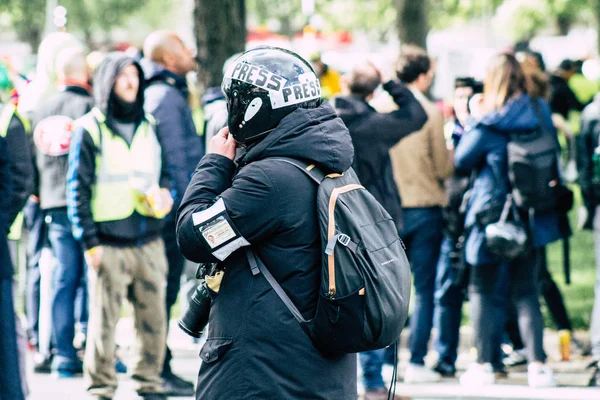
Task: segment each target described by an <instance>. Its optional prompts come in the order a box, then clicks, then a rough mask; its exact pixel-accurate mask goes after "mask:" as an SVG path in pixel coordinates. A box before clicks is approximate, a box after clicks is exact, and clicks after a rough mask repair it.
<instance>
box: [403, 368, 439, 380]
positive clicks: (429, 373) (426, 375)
mask: <svg viewBox="0 0 600 400" xmlns="http://www.w3.org/2000/svg"><path fill="white" fill-rule="evenodd" d="M441 380H442V376H441V375H440V374H438V373H437V372H435V371H433V370H431V369H429V368H427V367H426V366H424V365H417V364H408V367H406V371H405V372H404V383H432V382H439V381H441Z"/></svg>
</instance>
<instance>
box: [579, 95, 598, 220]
mask: <svg viewBox="0 0 600 400" xmlns="http://www.w3.org/2000/svg"><path fill="white" fill-rule="evenodd" d="M599 147H600V98H598V97H596V98H595V99H594V101H593V102H592V103H591V104H590V105H589V106H587V107H586V108H585V110H583V113H582V114H581V130H580V131H579V136H578V137H577V168H578V170H579V186H580V187H581V194H582V196H583V203H584V205H585V207H586V208H587V210H588V218H587V221H585V223H584V225H585V226H584V227H585V228H586V229H592V221H593V220H594V214H595V212H596V206H598V205H600V198H599V197H598V194H599V193H598V189H597V188H596V190H594V185H593V180H594V175H595V172H594V162H593V158H594V154H595V153H596V149H598V148H599Z"/></svg>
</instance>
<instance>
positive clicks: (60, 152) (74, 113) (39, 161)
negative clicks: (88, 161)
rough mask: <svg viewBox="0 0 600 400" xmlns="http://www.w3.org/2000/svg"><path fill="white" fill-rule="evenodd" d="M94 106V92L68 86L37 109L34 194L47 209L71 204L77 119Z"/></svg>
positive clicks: (34, 138)
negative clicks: (70, 172) (69, 172)
mask: <svg viewBox="0 0 600 400" xmlns="http://www.w3.org/2000/svg"><path fill="white" fill-rule="evenodd" d="M93 105H94V99H93V98H92V95H91V94H90V92H89V91H88V90H87V89H85V88H83V87H81V86H68V87H66V88H65V89H64V90H63V91H61V92H60V93H58V94H56V95H54V96H53V97H52V98H50V99H49V100H47V101H45V102H44V103H43V104H41V105H40V106H39V107H37V109H36V110H35V111H34V112H33V117H32V119H31V123H32V127H33V143H34V147H33V156H34V159H35V166H36V167H37V168H34V176H35V186H34V194H35V195H37V196H38V197H39V198H40V207H41V208H42V209H43V210H47V209H51V208H62V207H66V206H67V169H68V167H69V146H70V144H71V134H72V129H73V122H74V121H75V120H76V119H77V118H80V117H82V116H84V115H85V114H87V113H88V112H89V111H90V110H91V109H92V107H93Z"/></svg>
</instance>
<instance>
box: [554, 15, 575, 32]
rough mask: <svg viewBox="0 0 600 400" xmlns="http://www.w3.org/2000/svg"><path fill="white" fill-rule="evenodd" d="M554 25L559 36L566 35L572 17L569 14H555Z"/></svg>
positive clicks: (571, 22)
mask: <svg viewBox="0 0 600 400" xmlns="http://www.w3.org/2000/svg"><path fill="white" fill-rule="evenodd" d="M556 25H557V26H558V32H559V34H560V35H561V36H566V35H567V34H568V33H569V31H570V30H571V26H572V25H573V17H572V16H571V15H567V14H564V15H557V16H556Z"/></svg>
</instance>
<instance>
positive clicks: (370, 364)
mask: <svg viewBox="0 0 600 400" xmlns="http://www.w3.org/2000/svg"><path fill="white" fill-rule="evenodd" d="M235 58H236V55H232V57H231V58H230V60H228V61H227V62H226V63H225V65H224V66H223V71H224V72H225V71H226V70H227V69H228V67H229V66H230V65H231V62H232V61H233V60H234V59H235ZM310 61H311V64H312V65H313V67H314V69H315V72H316V73H317V74H318V75H319V77H320V80H321V86H322V93H323V95H324V96H326V97H328V98H329V100H330V102H331V104H332V105H333V107H334V109H335V111H336V113H337V114H338V116H339V117H340V118H341V119H342V121H343V122H344V123H345V125H346V126H347V127H348V129H349V131H350V134H351V136H352V140H353V143H354V151H355V154H354V164H353V167H354V169H355V171H356V172H357V175H358V177H359V178H360V180H361V182H362V184H363V185H364V186H365V188H367V189H368V190H369V191H370V192H371V193H372V194H373V195H374V196H375V198H376V199H377V200H378V201H379V202H380V203H381V204H382V205H383V206H384V207H385V208H386V210H387V211H388V212H389V213H390V215H391V216H392V217H393V218H394V220H395V222H396V225H397V227H398V231H399V232H400V236H401V237H402V239H403V241H404V242H405V244H406V248H407V254H408V257H409V260H410V262H411V265H412V273H413V277H414V287H415V295H414V301H413V313H412V316H411V317H410V340H409V342H408V349H409V351H410V354H411V356H410V363H409V365H408V367H407V369H406V371H405V373H404V376H403V379H404V381H405V382H408V383H431V382H437V381H440V380H441V379H442V377H454V376H455V375H456V372H457V371H456V361H457V357H458V348H459V339H460V335H459V329H460V326H461V319H462V305H463V303H464V302H465V301H466V300H468V301H469V303H470V321H471V325H472V328H473V332H474V343H473V346H474V347H475V349H476V350H477V351H476V353H477V358H476V361H475V362H474V363H473V364H472V365H471V366H470V367H469V368H468V369H467V370H466V372H464V373H463V374H462V375H461V376H460V383H461V384H464V385H468V386H477V385H481V384H493V383H495V382H497V381H498V380H499V379H502V378H504V377H506V376H507V374H508V369H507V368H511V367H514V366H518V365H527V366H528V367H527V369H528V383H529V385H530V386H532V387H552V386H555V385H556V380H555V378H554V375H553V372H552V370H551V369H550V368H549V367H548V365H547V363H546V359H547V357H546V352H545V351H544V346H543V330H544V321H543V318H542V313H541V306H540V297H543V299H544V302H545V304H546V306H547V307H548V310H549V312H550V315H551V316H552V319H553V321H554V323H555V325H556V327H557V328H558V330H559V331H560V335H561V340H562V341H563V343H566V344H567V346H569V345H571V346H573V347H574V348H576V349H577V351H579V352H585V349H586V348H587V347H588V344H587V343H581V342H580V341H579V340H578V339H577V338H576V337H575V336H574V335H573V333H572V331H573V327H572V325H571V321H570V317H569V314H568V312H567V308H566V307H565V299H564V298H563V296H562V294H561V292H560V290H559V288H558V286H557V285H556V283H555V281H554V278H553V276H552V274H551V273H550V270H549V269H548V263H547V260H546V250H545V249H546V246H548V245H549V244H551V243H553V242H557V241H563V242H564V249H565V252H566V259H567V260H568V249H569V246H568V240H569V237H570V236H571V234H572V229H571V226H570V223H569V219H568V218H567V214H568V212H569V211H570V210H571V209H572V208H573V203H574V200H573V199H574V196H573V192H572V190H573V189H574V188H575V186H574V184H575V183H578V184H579V187H580V190H581V194H582V198H583V206H582V209H581V212H580V227H581V228H583V229H591V230H594V232H595V238H596V254H597V260H598V267H597V271H598V273H597V282H596V300H595V305H594V309H593V311H592V310H590V312H591V313H592V326H591V328H590V336H591V353H592V356H593V357H594V360H596V361H595V364H594V365H593V367H594V368H595V370H594V371H595V372H594V377H593V378H592V380H591V382H590V384H595V379H597V378H598V377H599V376H598V361H600V211H598V207H600V124H598V122H599V121H600V103H599V102H600V97H596V94H597V92H598V91H600V87H599V85H598V82H592V81H590V80H588V79H587V78H586V77H585V76H584V75H583V74H582V69H581V68H582V62H581V61H573V60H564V61H563V62H562V63H560V65H559V66H558V68H557V69H556V70H554V71H546V70H545V66H544V62H543V59H542V57H541V55H540V54H539V53H536V52H535V51H532V50H530V49H523V50H521V51H517V52H513V53H502V54H498V55H497V56H495V57H494V58H493V59H492V60H491V63H490V66H489V69H488V72H487V76H485V78H484V79H483V80H478V79H476V78H475V77H460V78H457V79H456V82H455V89H454V96H453V97H454V98H453V99H452V101H451V104H452V111H451V112H450V113H444V107H442V106H440V105H439V104H438V103H436V102H434V101H432V100H431V99H430V96H429V93H430V87H431V85H432V83H433V81H434V79H435V60H434V59H432V58H431V57H429V56H428V55H427V53H426V52H425V51H424V50H422V49H420V48H416V47H411V46H407V47H404V48H403V49H402V52H401V55H400V58H399V60H398V62H397V64H396V65H395V68H390V66H380V65H376V64H375V63H372V62H368V61H367V60H365V62H363V63H359V64H358V65H357V66H356V67H355V68H354V69H352V70H351V71H350V72H348V73H347V74H344V75H343V76H340V74H339V73H337V72H336V71H334V70H333V69H332V68H330V67H329V66H328V65H326V64H325V63H323V61H322V60H321V58H320V55H318V54H315V55H313V56H311V57H310ZM196 68H197V64H196V59H195V57H194V53H193V51H192V50H191V49H189V48H188V47H187V46H186V45H185V44H184V43H183V41H182V40H181V39H180V38H179V37H178V36H177V35H176V34H174V33H172V32H167V31H157V32H154V33H152V34H151V35H150V36H148V38H147V39H146V41H145V43H144V46H143V49H141V50H140V51H138V52H132V53H131V54H127V53H124V52H112V53H108V54H102V55H99V54H98V53H92V54H88V53H87V52H86V49H85V47H84V46H83V45H82V44H81V43H80V42H79V41H78V40H77V39H76V38H75V37H74V36H72V35H70V34H68V33H65V32H60V33H54V34H51V35H50V36H48V37H47V38H46V39H45V40H44V41H43V42H42V44H41V45H40V48H39V51H38V62H37V70H36V74H35V79H34V80H32V81H31V82H30V83H28V84H27V85H26V86H25V87H24V88H23V89H22V90H21V91H20V92H19V93H16V94H14V95H13V96H12V97H11V98H10V99H8V98H6V99H3V100H4V104H3V105H2V106H1V109H0V189H1V192H2V193H1V194H2V195H1V196H0V201H2V202H3V204H2V205H1V206H0V222H1V223H3V224H4V226H5V229H3V230H1V232H2V235H3V237H1V238H0V246H2V252H1V253H0V254H1V257H2V260H1V264H0V336H2V338H3V340H2V341H1V342H0V361H1V363H0V364H1V365H3V366H5V367H3V368H2V373H1V374H0V387H2V393H1V394H0V398H1V399H5V398H6V399H10V400H13V399H14V400H19V399H25V398H27V397H28V395H29V388H28V385H27V379H26V373H25V363H26V354H25V352H26V351H27V349H29V351H31V352H33V353H34V357H33V360H34V363H35V365H34V371H35V372H36V373H53V374H54V375H55V376H56V377H58V378H68V377H75V376H79V375H81V374H83V375H84V376H85V378H86V382H87V385H88V391H89V393H90V394H91V395H93V396H95V397H96V398H98V399H111V398H113V396H114V394H115V391H116V389H117V382H118V380H117V373H124V372H128V371H129V372H130V373H131V375H132V377H133V379H134V380H135V382H136V390H137V392H138V394H139V395H140V396H141V398H144V399H163V398H166V397H167V396H193V395H194V393H195V390H194V384H193V383H191V382H187V381H185V380H184V379H182V378H181V377H179V376H177V375H176V374H175V373H174V372H173V371H172V370H171V366H170V364H171V359H172V355H171V352H170V350H169V348H168V346H167V344H166V337H167V330H168V321H169V320H170V317H171V310H172V308H173V305H174V304H175V303H176V301H177V297H178V294H179V292H180V289H181V286H182V281H183V282H185V281H186V280H188V279H189V280H192V281H193V277H188V276H186V273H185V272H184V269H185V264H186V262H185V260H184V258H183V256H182V255H181V254H180V252H179V250H178V248H177V243H176V235H175V214H176V211H177V208H178V206H179V204H180V202H181V199H182V197H183V194H184V192H185V190H186V187H187V186H188V184H189V181H190V178H191V176H192V174H193V172H194V170H195V168H196V165H197V163H198V161H199V160H200V159H201V158H202V157H203V156H204V154H205V149H206V144H207V143H208V142H209V141H210V140H211V138H212V137H213V136H214V135H216V134H217V132H219V130H221V129H222V128H223V127H225V126H226V125H227V103H226V99H225V97H224V94H223V92H222V91H221V88H220V87H209V88H206V89H205V91H204V93H203V97H202V99H201V102H200V101H199V100H196V101H195V102H194V101H190V98H191V97H194V96H193V95H194V93H196V91H195V90H191V92H190V86H189V84H188V80H187V79H186V76H187V75H188V74H189V73H190V72H193V71H194V70H195V69H196ZM388 70H394V73H392V74H389V76H387V75H386V72H385V71H388ZM192 89H193V88H192ZM194 103H198V104H199V105H200V104H201V109H202V112H201V113H198V112H196V110H194V107H191V106H190V104H194ZM199 115H201V117H199ZM238 151H241V150H238ZM578 190H579V189H578ZM23 254H24V255H25V256H23ZM13 266H15V268H13ZM15 271H23V272H25V273H24V274H20V275H19V277H18V279H19V280H21V281H26V287H27V290H26V291H25V315H26V324H25V326H22V324H21V319H20V318H19V317H18V315H19V314H20V310H19V312H17V311H15V309H16V305H15V299H16V294H15V293H16V287H17V285H16V283H15V278H14V276H15V274H14V272H15ZM125 299H127V300H128V301H129V302H130V303H131V304H132V305H133V310H134V311H133V318H134V320H135V333H136V335H137V338H138V340H137V346H136V347H137V348H136V352H135V353H136V356H135V358H134V360H133V364H131V365H129V366H126V365H125V364H124V363H123V361H122V355H121V350H120V349H119V346H118V340H117V339H116V338H115V329H116V325H117V322H118V321H119V319H120V317H121V308H122V305H123V303H124V300H125ZM433 328H435V330H434V329H433ZM432 332H436V335H435V337H433V338H432V340H433V347H434V349H435V351H436V352H437V354H438V358H437V363H436V364H435V365H433V366H426V365H425V358H426V356H427V353H428V349H429V342H430V339H431V335H432ZM507 344H508V345H510V346H506V345H507ZM507 349H510V350H508V351H507ZM565 353H568V351H565ZM564 356H565V358H568V354H565V355H564ZM359 359H360V363H361V366H362V373H363V376H362V379H363V383H364V386H365V389H366V394H365V399H367V400H373V399H384V398H386V399H387V398H388V391H387V388H386V387H385V384H384V380H383V377H382V367H383V365H384V364H385V363H393V362H394V359H395V355H394V354H392V352H391V350H390V349H383V350H376V351H372V352H367V353H361V354H360V355H359Z"/></svg>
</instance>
